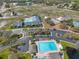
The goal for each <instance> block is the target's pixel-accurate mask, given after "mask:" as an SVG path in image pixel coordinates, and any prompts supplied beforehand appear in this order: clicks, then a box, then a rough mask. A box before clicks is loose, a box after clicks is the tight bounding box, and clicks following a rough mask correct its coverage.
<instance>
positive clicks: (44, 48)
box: [37, 41, 58, 53]
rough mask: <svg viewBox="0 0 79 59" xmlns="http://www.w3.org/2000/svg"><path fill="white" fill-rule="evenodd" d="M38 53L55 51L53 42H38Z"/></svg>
mask: <svg viewBox="0 0 79 59" xmlns="http://www.w3.org/2000/svg"><path fill="white" fill-rule="evenodd" d="M37 47H38V52H41V53H44V52H48V51H57V50H58V48H57V45H56V42H54V41H40V42H38V44H37Z"/></svg>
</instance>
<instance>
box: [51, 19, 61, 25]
mask: <svg viewBox="0 0 79 59" xmlns="http://www.w3.org/2000/svg"><path fill="white" fill-rule="evenodd" d="M50 21H51V22H53V23H54V24H58V23H60V21H58V20H57V19H54V18H52V19H51V20H50Z"/></svg>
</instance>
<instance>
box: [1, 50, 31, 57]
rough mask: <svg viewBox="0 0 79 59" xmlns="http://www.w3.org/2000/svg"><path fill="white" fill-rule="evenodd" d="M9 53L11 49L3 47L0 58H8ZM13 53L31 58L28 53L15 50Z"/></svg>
mask: <svg viewBox="0 0 79 59" xmlns="http://www.w3.org/2000/svg"><path fill="white" fill-rule="evenodd" d="M10 54H11V51H10V50H9V49H5V50H3V51H1V52H0V58H2V59H8V55H10ZM15 55H17V56H19V57H22V58H23V59H31V55H30V54H29V53H24V52H17V53H16V54H15Z"/></svg>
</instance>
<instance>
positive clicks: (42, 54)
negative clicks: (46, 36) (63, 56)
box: [36, 40, 60, 58]
mask: <svg viewBox="0 0 79 59" xmlns="http://www.w3.org/2000/svg"><path fill="white" fill-rule="evenodd" d="M40 42H52V43H53V42H54V43H55V45H56V47H57V50H51V51H48V52H44V53H41V52H40V50H39V48H37V49H38V53H37V54H36V55H37V56H38V58H42V57H44V56H48V55H49V54H51V53H59V52H60V48H59V46H58V44H57V43H56V41H55V40H45V41H36V45H37V46H38V47H39V43H40ZM43 49H44V48H43Z"/></svg>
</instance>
